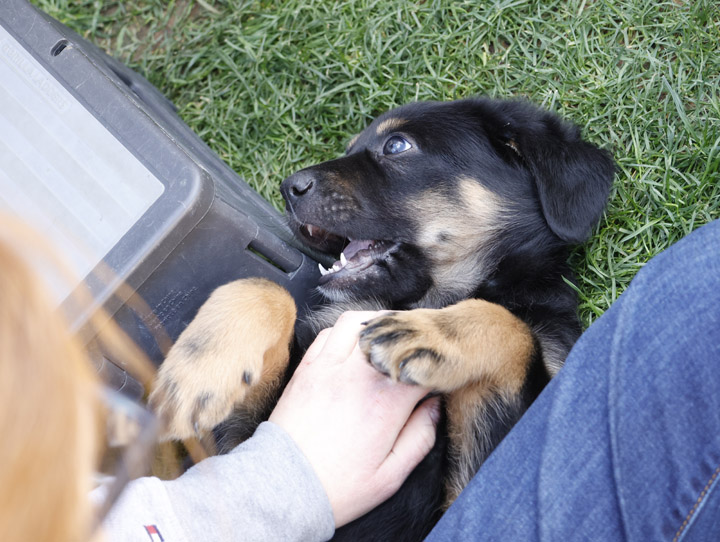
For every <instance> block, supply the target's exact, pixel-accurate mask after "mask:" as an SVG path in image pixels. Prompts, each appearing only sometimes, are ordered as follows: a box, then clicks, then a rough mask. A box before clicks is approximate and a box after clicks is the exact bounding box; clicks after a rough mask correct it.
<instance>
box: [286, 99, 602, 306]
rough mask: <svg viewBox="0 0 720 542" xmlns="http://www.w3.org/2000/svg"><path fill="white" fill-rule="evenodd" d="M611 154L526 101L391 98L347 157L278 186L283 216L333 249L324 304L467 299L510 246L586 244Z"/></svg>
mask: <svg viewBox="0 0 720 542" xmlns="http://www.w3.org/2000/svg"><path fill="white" fill-rule="evenodd" d="M613 167H614V166H613V163H612V159H611V158H610V156H609V155H608V154H607V153H605V152H604V151H601V150H599V149H597V148H596V147H593V146H592V145H589V144H587V143H585V142H583V141H582V140H581V139H580V136H579V131H578V129H577V128H576V127H574V126H572V125H569V124H566V123H564V122H562V121H560V120H559V119H558V118H557V117H556V116H554V115H552V114H550V113H547V112H543V111H541V110H538V109H537V108H535V107H533V106H531V105H529V104H526V103H522V102H503V101H493V100H482V99H475V100H462V101H456V102H441V103H438V102H426V103H415V104H410V105H406V106H403V107H399V108H397V109H395V110H392V111H390V112H388V113H385V114H383V115H381V116H380V117H379V118H377V119H376V120H375V121H374V122H373V123H372V124H371V125H370V126H369V127H368V128H367V129H365V130H364V131H363V132H362V133H360V134H359V135H358V136H356V137H355V138H354V139H353V140H352V141H351V142H350V144H349V145H348V148H347V152H346V155H345V156H343V157H342V158H338V159H335V160H331V161H329V162H324V163H322V164H318V165H316V166H312V167H309V168H306V169H303V170H301V171H299V172H297V173H295V174H294V175H292V176H290V177H289V178H288V179H286V180H285V181H284V182H283V184H282V187H281V191H282V194H283V197H284V198H285V201H286V208H287V214H288V218H289V221H290V224H291V226H292V227H293V229H294V230H295V232H296V233H297V235H298V236H299V237H300V238H302V239H303V240H304V241H305V242H306V243H307V244H309V245H311V246H313V247H314V248H316V249H319V250H321V251H324V252H327V253H330V254H333V255H335V256H336V257H338V258H339V261H338V262H337V263H336V264H335V266H333V269H332V270H330V272H329V273H326V274H324V275H323V276H322V277H321V278H320V281H319V287H320V290H321V292H322V293H323V294H324V295H325V296H326V297H328V298H330V299H332V300H349V299H364V298H377V299H381V300H383V301H385V302H387V303H389V304H391V305H394V306H402V305H407V306H409V305H412V304H415V305H418V304H419V305H424V306H442V305H444V304H447V303H451V302H454V301H457V300H459V299H461V298H463V297H466V296H468V295H470V294H471V293H472V292H473V291H474V290H475V289H477V288H478V286H479V285H480V284H481V283H482V282H483V281H484V280H485V279H486V278H487V277H488V276H489V275H490V274H491V273H492V272H493V270H494V269H495V268H497V264H498V261H499V259H502V258H503V257H504V256H505V254H504V253H503V252H504V251H508V250H512V247H513V246H519V245H522V244H527V243H533V242H536V243H538V244H541V245H543V246H548V248H551V247H557V246H560V245H563V246H564V245H566V244H570V243H577V242H580V241H582V240H583V239H584V238H585V237H586V236H587V235H588V233H589V231H590V228H591V227H592V225H593V224H594V223H595V222H596V221H597V219H598V218H599V216H600V214H601V213H602V210H603V208H604V205H605V202H606V199H607V195H608V191H609V188H610V184H611V182H612V174H613Z"/></svg>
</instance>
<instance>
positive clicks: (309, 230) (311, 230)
mask: <svg viewBox="0 0 720 542" xmlns="http://www.w3.org/2000/svg"><path fill="white" fill-rule="evenodd" d="M307 231H308V235H309V236H310V237H312V236H313V227H312V226H311V225H310V224H308V225H307Z"/></svg>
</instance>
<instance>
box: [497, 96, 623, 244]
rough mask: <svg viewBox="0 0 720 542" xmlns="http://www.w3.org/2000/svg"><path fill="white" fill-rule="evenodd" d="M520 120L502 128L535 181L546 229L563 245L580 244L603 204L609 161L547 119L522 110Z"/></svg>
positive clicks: (568, 128) (573, 131)
mask: <svg viewBox="0 0 720 542" xmlns="http://www.w3.org/2000/svg"><path fill="white" fill-rule="evenodd" d="M533 109H534V108H533ZM528 113H529V114H528ZM523 117H525V118H524V119H520V120H519V121H518V119H517V118H516V119H515V122H511V125H510V126H507V127H506V130H507V129H508V128H509V130H508V131H509V132H511V133H512V134H513V136H512V138H511V140H510V141H511V142H512V145H513V147H512V148H513V150H515V151H516V152H517V153H518V154H519V155H520V157H521V159H522V162H523V163H524V164H525V167H527V168H528V169H529V170H530V172H531V174H532V175H533V177H534V178H535V182H536V184H537V190H538V195H539V197H540V204H541V206H542V211H543V214H544V215H545V219H546V220H547V223H548V225H549V226H550V229H551V230H552V231H553V232H554V233H555V234H556V235H557V236H558V237H560V238H561V239H563V240H564V241H567V242H568V243H581V242H583V241H585V240H586V239H587V238H588V237H589V235H590V230H591V228H592V227H593V226H594V225H595V224H596V223H597V221H598V220H599V219H600V216H601V215H602V212H603V209H604V208H605V205H606V204H607V200H608V195H609V193H610V187H611V186H612V182H613V176H614V174H615V163H614V161H613V159H612V155H611V154H610V153H609V152H607V151H605V150H602V149H599V148H597V147H595V146H594V145H591V144H590V143H587V142H585V141H583V140H582V138H581V137H580V130H579V128H578V127H577V126H575V125H573V124H570V123H567V122H564V121H562V120H561V119H560V118H559V117H557V116H555V115H554V114H552V113H548V112H545V111H540V110H537V109H536V110H534V111H531V110H526V111H525V115H523ZM506 133H507V132H506Z"/></svg>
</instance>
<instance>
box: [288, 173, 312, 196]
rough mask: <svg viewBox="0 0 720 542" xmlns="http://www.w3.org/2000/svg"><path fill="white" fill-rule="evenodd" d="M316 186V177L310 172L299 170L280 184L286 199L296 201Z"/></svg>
mask: <svg viewBox="0 0 720 542" xmlns="http://www.w3.org/2000/svg"><path fill="white" fill-rule="evenodd" d="M314 186H315V179H314V178H313V175H312V174H311V173H310V172H307V171H298V172H297V173H294V174H292V175H290V177H288V178H287V179H285V180H284V181H283V183H282V185H281V186H280V192H281V193H282V195H283V197H284V198H285V201H296V200H298V199H300V198H301V197H303V196H306V195H308V194H310V193H311V192H312V190H313V187H314Z"/></svg>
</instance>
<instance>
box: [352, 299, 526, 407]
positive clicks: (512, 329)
mask: <svg viewBox="0 0 720 542" xmlns="http://www.w3.org/2000/svg"><path fill="white" fill-rule="evenodd" d="M360 347H361V348H362V350H363V351H364V352H365V354H367V356H368V358H369V360H370V363H372V364H373V365H374V366H375V368H377V369H378V370H379V371H381V372H383V373H385V374H388V375H390V376H391V377H392V378H393V379H395V380H399V381H402V382H408V383H412V384H419V385H421V386H426V387H428V388H431V389H433V390H435V391H438V392H443V393H449V392H453V391H455V390H458V389H460V388H461V387H463V386H465V385H467V384H470V383H473V382H481V381H483V382H488V384H489V385H492V386H494V387H496V388H498V389H501V390H506V391H507V392H510V393H517V392H519V391H520V389H521V388H522V385H523V382H524V379H525V373H526V371H527V366H528V363H529V361H530V358H531V356H532V354H533V351H534V341H533V336H532V333H531V332H530V328H529V327H528V326H527V325H526V324H525V323H524V322H523V321H522V320H520V319H519V318H517V317H516V316H514V315H513V314H512V313H510V311H508V310H507V309H505V308H504V307H501V306H500V305H496V304H494V303H489V302H487V301H483V300H480V299H470V300H467V301H462V302H460V303H457V304H456V305H452V306H450V307H446V308H444V309H415V310H411V311H404V312H395V313H390V314H387V315H383V316H380V317H378V318H375V319H374V320H371V321H370V322H369V323H368V325H367V326H366V327H365V329H363V330H362V332H361V334H360Z"/></svg>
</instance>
